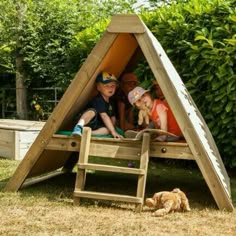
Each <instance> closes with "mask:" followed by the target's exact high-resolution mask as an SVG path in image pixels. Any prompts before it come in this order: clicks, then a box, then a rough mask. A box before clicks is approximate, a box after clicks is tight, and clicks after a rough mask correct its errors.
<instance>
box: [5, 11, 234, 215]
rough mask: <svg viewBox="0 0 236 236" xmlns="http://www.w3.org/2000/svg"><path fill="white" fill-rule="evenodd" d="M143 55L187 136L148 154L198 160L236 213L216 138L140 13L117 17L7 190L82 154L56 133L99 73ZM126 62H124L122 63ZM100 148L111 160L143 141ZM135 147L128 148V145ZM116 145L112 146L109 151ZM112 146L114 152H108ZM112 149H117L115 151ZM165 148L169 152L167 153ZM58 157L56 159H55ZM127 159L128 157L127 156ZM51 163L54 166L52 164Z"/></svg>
mask: <svg viewBox="0 0 236 236" xmlns="http://www.w3.org/2000/svg"><path fill="white" fill-rule="evenodd" d="M124 42H125V43H124ZM140 50H141V51H142V54H139V55H143V56H144V57H145V58H146V60H147V62H148V64H149V66H150V68H151V70H152V72H153V74H154V76H155V78H156V80H157V82H158V83H159V85H160V87H161V89H162V91H163V93H164V95H165V97H166V99H167V101H168V103H169V105H170V107H171V109H172V111H173V113H174V115H175V117H176V120H177V122H178V124H179V126H180V128H181V130H182V132H183V134H184V137H185V140H186V144H184V143H175V144H170V143H165V144H163V143H159V144H157V143H155V145H154V144H153V143H151V146H150V155H151V156H154V157H164V158H165V157H167V158H177V159H194V160H195V161H196V162H197V164H198V166H199V168H200V170H201V173H202V175H203V177H204V179H205V180H206V183H207V185H208V187H209V189H210V191H211V193H212V195H213V197H214V199H215V201H216V203H217V205H218V207H219V208H220V209H222V210H223V209H226V210H228V211H232V210H233V209H234V207H233V204H232V201H231V190H230V180H229V177H228V175H227V172H226V170H225V167H224V165H223V162H222V159H221V157H220V154H219V151H218V149H217V147H216V145H215V142H214V139H213V137H212V135H211V133H210V131H209V129H208V127H207V125H206V123H205V121H204V119H203V117H202V116H201V114H200V112H199V111H198V109H197V106H196V105H195V103H194V101H193V100H192V98H191V96H190V94H189V93H188V91H187V89H186V87H185V85H184V84H183V82H182V80H181V78H180V76H179V75H178V73H177V71H176V70H175V68H174V66H173V65H172V63H171V61H170V60H169V58H168V57H167V55H166V53H165V51H164V49H163V48H162V47H161V45H160V43H159V42H158V40H157V39H156V38H155V37H154V35H153V34H152V33H151V32H150V31H149V29H148V28H147V27H146V26H145V24H144V23H143V22H142V20H141V19H140V18H139V17H138V16H137V15H115V16H113V17H112V20H111V23H110V24H109V26H108V27H107V30H106V31H105V32H104V35H103V36H102V38H101V39H100V40H99V42H98V43H97V44H96V46H95V48H94V49H93V50H92V52H91V53H90V55H89V56H88V58H87V60H86V61H85V63H84V65H83V66H82V67H81V68H80V70H79V71H78V73H77V75H76V76H75V78H74V79H73V81H72V83H71V85H70V86H69V87H68V89H67V91H66V92H65V94H64V95H63V97H62V99H61V101H60V102H59V104H58V105H57V107H56V108H55V109H54V111H53V113H52V114H51V116H50V117H49V119H48V121H47V123H46V124H45V126H44V128H43V129H42V130H41V132H40V134H39V136H38V137H37V139H36V140H35V142H34V144H33V145H32V146H31V148H30V149H29V151H28V153H27V154H26V156H25V158H24V160H23V161H22V162H21V163H20V165H19V167H18V168H17V170H16V172H15V173H14V175H13V176H12V178H11V179H10V181H9V182H8V184H7V186H6V187H5V190H6V191H17V190H18V189H19V188H20V186H21V185H22V184H23V182H24V181H25V179H27V178H29V177H32V176H37V175H39V174H42V173H44V172H47V171H53V170H56V169H58V168H59V167H60V166H61V167H62V168H63V166H64V165H65V164H66V163H67V162H70V158H71V156H70V154H71V153H72V152H74V151H79V149H80V148H79V142H80V140H79V139H74V138H72V137H64V136H58V135H55V133H56V132H57V131H58V130H71V129H72V127H73V126H74V121H73V117H74V116H75V114H76V113H77V112H78V111H79V110H81V109H82V108H83V106H84V105H85V103H86V102H87V101H88V99H89V97H90V95H91V94H93V91H94V81H95V78H96V76H97V74H98V73H99V72H100V71H109V72H111V73H114V74H115V75H116V76H117V77H119V76H120V75H121V74H122V73H123V72H124V71H125V70H127V68H128V65H132V67H133V66H134V65H133V62H134V57H135V61H137V57H136V55H137V52H138V51H140ZM121 59H122V60H121ZM100 145H102V146H103V150H104V149H105V148H104V147H106V148H107V150H108V151H107V152H110V153H109V157H110V158H114V157H115V154H116V153H117V152H120V153H125V152H127V153H128V155H133V154H132V153H133V152H134V153H135V152H137V150H136V149H135V146H136V145H137V147H139V148H140V145H141V144H140V143H138V142H137V143H131V142H125V141H121V142H119V141H118V142H117V141H114V140H113V139H110V140H109V139H106V140H102V139H101V140H98V139H92V140H91V145H90V146H91V147H90V148H91V150H94V152H96V150H98V149H99V148H100V147H101V146H100ZM131 145H132V148H133V149H132V148H131V149H130V146H131ZM111 146H112V148H110V147H111ZM109 148H110V149H109ZM114 150H116V151H115V152H114ZM166 150H168V151H167V152H166ZM54 155H57V158H58V159H56V160H55V159H53V156H54ZM124 156H125V155H124ZM52 160H53V161H54V165H53V164H51V162H52Z"/></svg>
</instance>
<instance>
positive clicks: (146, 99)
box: [128, 87, 182, 141]
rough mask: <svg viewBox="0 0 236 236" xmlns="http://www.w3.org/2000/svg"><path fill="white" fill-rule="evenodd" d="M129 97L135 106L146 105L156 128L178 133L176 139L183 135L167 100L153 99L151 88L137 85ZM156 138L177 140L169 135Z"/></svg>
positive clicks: (159, 139) (139, 107)
mask: <svg viewBox="0 0 236 236" xmlns="http://www.w3.org/2000/svg"><path fill="white" fill-rule="evenodd" d="M128 99H129V101H130V103H131V104H132V105H133V106H134V105H135V106H136V107H137V108H138V109H141V107H142V106H145V107H146V109H147V113H148V115H149V118H150V120H152V122H153V123H154V126H155V128H157V129H162V130H164V131H168V132H170V133H173V134H175V135H177V136H178V137H177V138H176V140H178V139H179V138H180V137H182V132H181V130H180V128H179V126H178V123H177V121H176V120H175V117H174V115H173V113H172V111H171V109H170V107H169V105H168V103H167V102H165V101H161V100H159V99H154V100H153V99H152V98H151V96H150V93H149V90H145V89H143V88H141V87H136V88H134V89H133V90H132V91H130V92H129V94H128ZM156 140H158V141H175V140H173V137H168V136H167V135H162V136H159V137H157V139H156Z"/></svg>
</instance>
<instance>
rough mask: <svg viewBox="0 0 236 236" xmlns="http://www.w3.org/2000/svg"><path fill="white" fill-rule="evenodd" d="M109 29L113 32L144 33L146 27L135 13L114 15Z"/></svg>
mask: <svg viewBox="0 0 236 236" xmlns="http://www.w3.org/2000/svg"><path fill="white" fill-rule="evenodd" d="M107 31H108V32H111V33H144V32H145V27H144V25H143V23H141V21H140V19H139V17H138V16H137V15H135V14H133V15H132V14H119V15H114V16H113V17H112V20H111V22H110V24H109V25H108V27H107Z"/></svg>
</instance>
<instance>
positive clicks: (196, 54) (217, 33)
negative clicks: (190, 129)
mask: <svg viewBox="0 0 236 236" xmlns="http://www.w3.org/2000/svg"><path fill="white" fill-rule="evenodd" d="M143 20H144V21H145V22H146V24H147V25H148V27H149V28H150V29H151V31H152V32H153V33H154V34H155V36H156V37H157V39H158V40H159V41H160V42H161V44H162V46H163V48H164V49H165V51H166V52H167V54H168V56H169V57H170V58H171V61H172V62H173V64H174V65H175V67H176V68H177V71H178V72H179V74H180V76H181V77H182V79H183V80H184V82H185V84H186V86H187V88H188V90H189V91H190V93H191V95H192V97H193V99H194V101H195V102H196V104H197V106H198V108H199V109H200V111H201V113H202V114H203V117H204V118H205V120H206V122H207V124H208V126H209V128H210V130H211V132H212V134H213V136H214V138H215V140H216V143H217V146H218V148H219V151H220V153H221V155H222V157H223V158H224V161H225V163H226V164H227V166H230V167H235V166H236V115H235V114H236V47H235V46H236V10H235V0H226V1H223V0H207V1H206V0H192V1H188V2H187V3H179V4H174V3H173V4H171V5H169V6H166V7H161V8H157V9H156V10H155V11H153V12H151V13H145V14H144V15H143Z"/></svg>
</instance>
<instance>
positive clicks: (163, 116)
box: [156, 105, 168, 141]
mask: <svg viewBox="0 0 236 236" xmlns="http://www.w3.org/2000/svg"><path fill="white" fill-rule="evenodd" d="M157 112H158V115H159V119H160V129H161V130H164V131H168V123H167V122H168V121H167V107H165V106H164V105H158V106H157ZM166 138H167V135H161V136H159V137H157V138H156V140H158V141H165V140H166Z"/></svg>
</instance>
